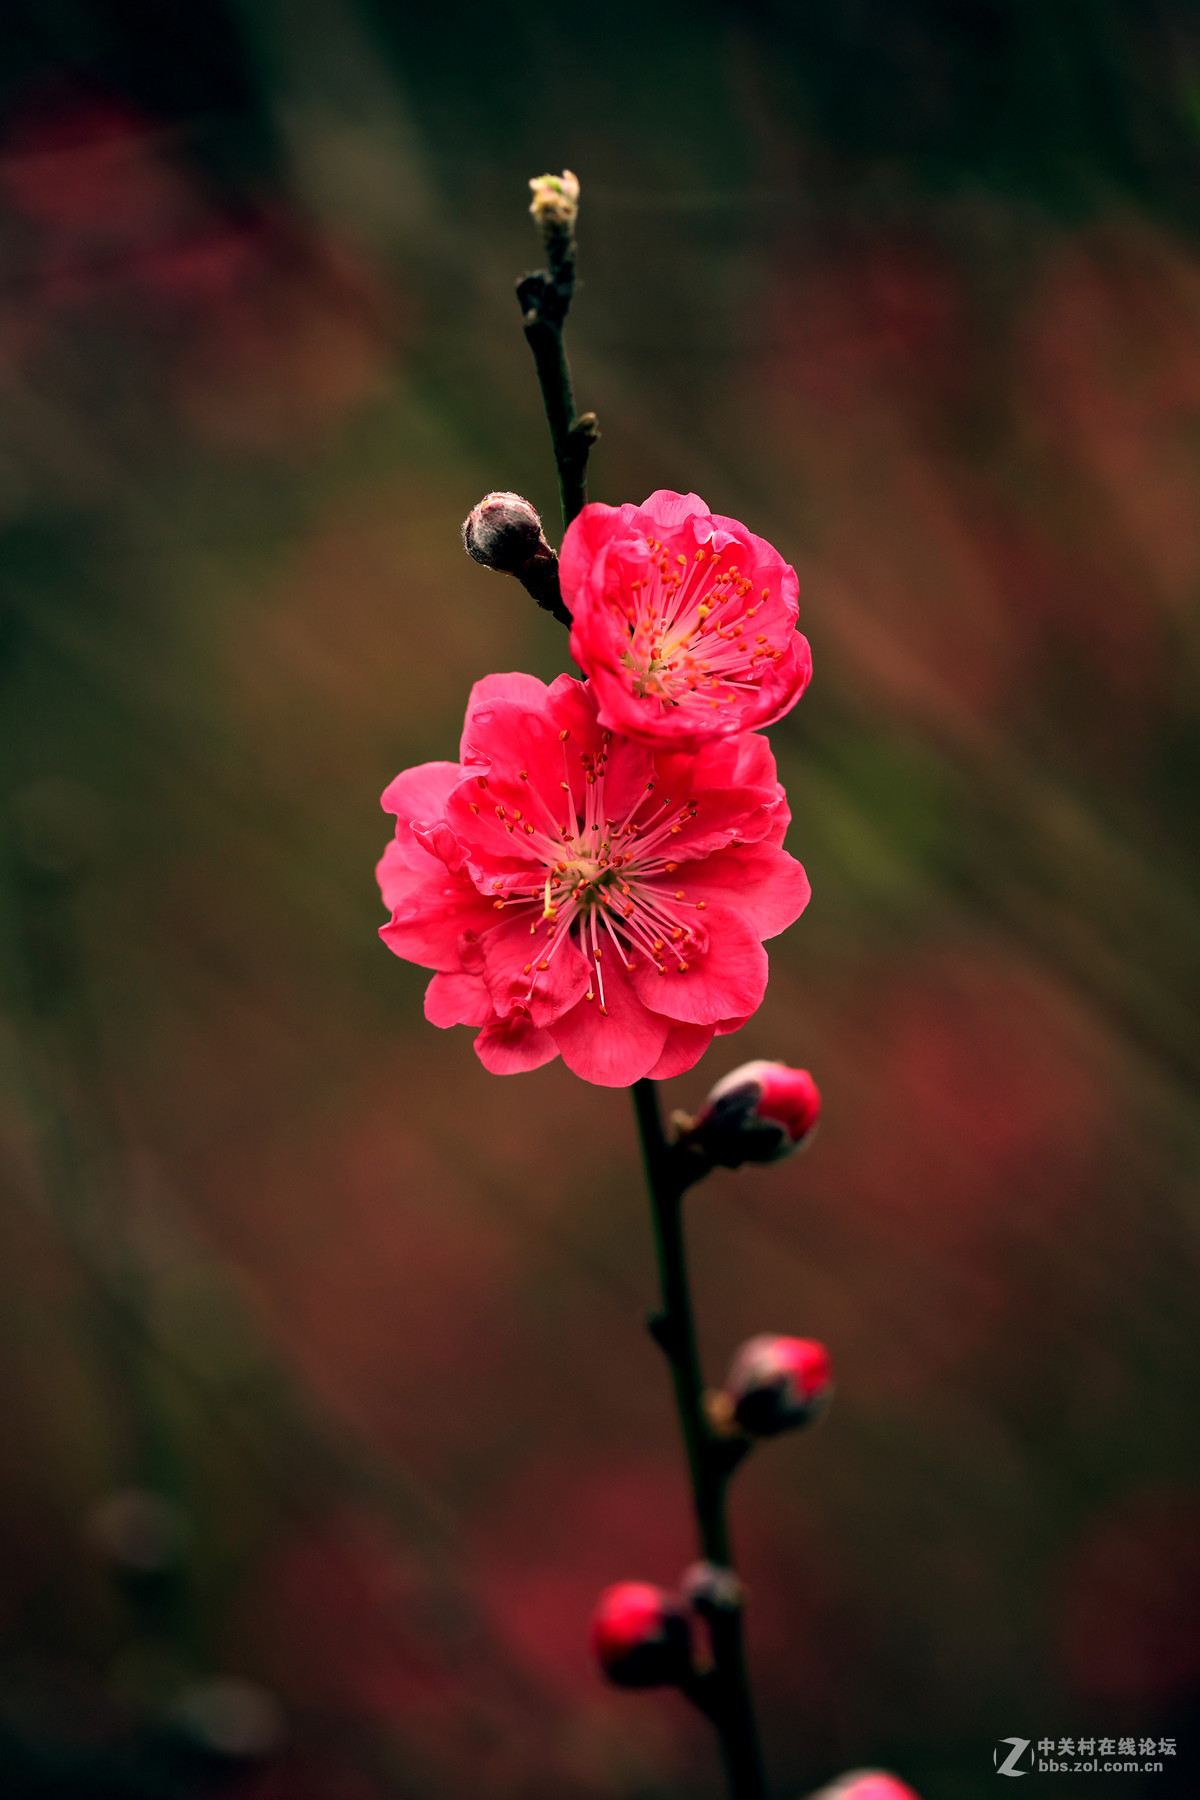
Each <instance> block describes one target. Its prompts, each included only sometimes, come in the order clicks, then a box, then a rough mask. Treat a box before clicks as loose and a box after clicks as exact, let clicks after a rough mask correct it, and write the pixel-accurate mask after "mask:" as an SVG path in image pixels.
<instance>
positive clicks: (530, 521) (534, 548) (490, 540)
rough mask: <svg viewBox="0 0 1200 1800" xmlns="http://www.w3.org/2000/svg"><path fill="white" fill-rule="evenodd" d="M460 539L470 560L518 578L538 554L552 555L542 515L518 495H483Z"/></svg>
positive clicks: (471, 511)
mask: <svg viewBox="0 0 1200 1800" xmlns="http://www.w3.org/2000/svg"><path fill="white" fill-rule="evenodd" d="M462 536H463V548H464V549H465V550H466V553H467V555H468V556H469V557H471V558H472V559H473V560H474V561H475V562H477V563H482V564H483V566H484V568H485V569H500V570H502V571H503V572H504V574H506V575H519V574H520V573H521V571H522V569H524V568H525V566H526V564H527V563H528V562H529V561H530V560H531V558H533V557H534V556H536V555H537V554H538V552H539V550H541V551H542V552H543V554H545V555H546V556H552V555H553V551H552V550H551V549H550V546H549V544H548V543H547V542H546V540H545V538H544V537H543V536H542V520H541V515H540V514H539V512H538V510H537V508H536V507H535V506H531V505H530V503H529V501H528V500H523V499H522V498H521V495H520V494H485V495H484V496H483V499H482V500H481V501H480V502H479V505H478V506H473V507H472V508H471V510H470V512H469V513H468V514H467V516H466V518H465V519H464V520H463V528H462Z"/></svg>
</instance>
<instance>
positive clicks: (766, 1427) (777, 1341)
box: [718, 1333, 833, 1437]
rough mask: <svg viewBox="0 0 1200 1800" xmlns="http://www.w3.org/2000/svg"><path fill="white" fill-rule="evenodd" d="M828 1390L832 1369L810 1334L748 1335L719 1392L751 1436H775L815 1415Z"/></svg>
mask: <svg viewBox="0 0 1200 1800" xmlns="http://www.w3.org/2000/svg"><path fill="white" fill-rule="evenodd" d="M832 1393H833V1368H832V1366H831V1364H830V1361H829V1352H828V1350H826V1348H825V1346H824V1344H818V1343H817V1342H816V1340H815V1339H814V1338H793V1337H774V1336H772V1335H771V1334H770V1333H764V1334H763V1336H761V1337H752V1338H748V1339H747V1341H746V1342H745V1343H744V1344H743V1345H742V1347H741V1349H740V1350H739V1351H738V1353H737V1355H736V1356H735V1357H734V1359H733V1362H732V1364H731V1366H730V1370H729V1374H728V1375H727V1376H726V1377H725V1387H724V1389H723V1391H722V1393H721V1394H720V1395H719V1396H718V1400H719V1401H721V1402H723V1403H724V1406H725V1407H726V1408H727V1409H728V1411H729V1413H730V1414H731V1415H732V1417H733V1418H734V1419H735V1420H736V1421H737V1423H738V1425H739V1426H740V1427H741V1429H742V1430H743V1431H745V1432H748V1433H749V1434H750V1436H751V1437H774V1436H775V1435H776V1433H777V1432H780V1431H790V1430H792V1429H794V1428H795V1427H796V1426H798V1425H808V1424H810V1423H811V1422H812V1420H814V1419H817V1418H820V1416H821V1414H822V1413H823V1412H824V1411H825V1408H826V1407H827V1406H828V1405H829V1401H830V1397H831V1395H832Z"/></svg>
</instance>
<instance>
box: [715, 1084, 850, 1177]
mask: <svg viewBox="0 0 1200 1800" xmlns="http://www.w3.org/2000/svg"><path fill="white" fill-rule="evenodd" d="M820 1114H821V1095H820V1091H819V1090H818V1088H817V1084H816V1082H815V1081H814V1080H813V1078H812V1076H811V1075H810V1074H809V1073H808V1070H807V1069H789V1068H788V1066H787V1064H786V1063H777V1062H748V1063H743V1064H742V1066H741V1067H740V1068H739V1069H734V1070H732V1071H731V1073H730V1074H728V1075H725V1076H723V1077H722V1079H721V1080H720V1081H718V1083H717V1085H716V1086H715V1087H714V1088H713V1089H712V1091H711V1092H710V1093H709V1096H708V1098H707V1099H706V1100H705V1102H704V1105H703V1106H702V1107H701V1108H700V1111H699V1113H698V1114H697V1116H696V1119H695V1122H694V1124H693V1125H692V1127H691V1130H690V1131H689V1133H688V1136H689V1137H690V1139H691V1140H692V1142H694V1143H697V1144H699V1145H700V1147H701V1148H702V1149H703V1150H704V1151H705V1152H706V1153H707V1155H708V1156H709V1157H710V1158H711V1159H712V1161H713V1162H715V1163H721V1164H722V1165H723V1166H724V1167H725V1168H727V1169H736V1168H738V1167H739V1166H740V1165H741V1164H742V1163H746V1162H779V1161H780V1160H781V1158H783V1157H785V1156H790V1155H791V1153H792V1151H793V1150H798V1149H799V1148H800V1146H801V1144H803V1143H805V1142H806V1140H807V1139H808V1138H809V1137H810V1136H811V1135H812V1133H813V1131H814V1129H815V1127H816V1123H817V1120H818V1118H819V1117H820Z"/></svg>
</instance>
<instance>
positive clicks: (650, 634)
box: [559, 488, 812, 750]
mask: <svg viewBox="0 0 1200 1800" xmlns="http://www.w3.org/2000/svg"><path fill="white" fill-rule="evenodd" d="M559 579H560V581H561V584H562V593H563V599H564V600H565V601H566V604H567V606H568V607H569V608H570V611H571V614H572V617H573V620H574V624H573V626H572V630H571V653H572V655H573V656H574V658H575V660H576V662H577V663H578V664H579V666H580V668H581V669H582V670H583V671H584V673H585V675H587V676H588V678H589V679H590V681H591V682H592V685H593V687H594V688H595V690H596V695H597V699H598V701H599V711H600V723H601V724H602V725H605V726H607V727H608V728H609V730H611V731H620V732H623V733H624V734H625V735H626V736H627V737H632V738H638V739H640V740H641V741H642V742H643V743H647V744H670V745H671V746H673V747H674V748H676V749H680V750H696V749H698V748H699V747H700V745H701V744H704V743H707V742H709V741H710V740H711V739H712V738H718V737H730V736H733V735H735V734H736V733H737V732H740V731H747V730H750V729H753V728H755V727H757V726H760V725H769V724H771V723H772V721H773V720H775V719H781V718H782V717H783V715H784V713H786V712H788V711H790V709H791V708H792V707H793V706H794V705H795V704H796V701H797V700H798V699H799V698H800V696H801V694H802V693H803V692H804V690H805V688H806V687H807V686H808V680H809V677H810V675H811V674H812V656H811V654H810V652H809V648H808V640H807V638H805V637H803V636H802V635H801V634H800V633H799V632H798V631H797V630H796V619H797V614H798V611H799V608H798V604H797V600H798V594H799V583H798V582H797V580H796V571H795V570H794V569H793V568H791V567H790V566H789V565H788V564H787V563H785V562H784V560H783V558H782V556H780V554H779V552H778V551H777V550H774V549H772V547H771V545H770V544H768V543H767V542H766V541H765V540H764V539H763V538H760V537H755V535H754V533H753V532H751V531H747V530H746V527H745V526H744V525H739V524H738V522H737V520H736V519H725V518H722V517H720V516H719V515H718V514H715V513H710V512H709V510H708V508H707V506H705V504H704V502H703V500H701V499H700V498H699V496H698V495H696V494H673V493H670V492H669V491H668V490H667V489H665V488H664V489H660V490H659V491H658V492H657V493H654V494H651V496H650V498H649V499H648V500H647V501H646V502H645V503H644V504H643V505H642V506H632V505H625V506H603V505H600V504H593V505H591V506H585V507H584V509H583V511H582V512H581V513H580V514H579V517H578V518H577V519H576V520H575V521H574V523H573V524H572V525H571V526H570V527H569V529H568V531H567V534H566V537H565V538H564V540H563V546H562V551H561V554H560V557H559Z"/></svg>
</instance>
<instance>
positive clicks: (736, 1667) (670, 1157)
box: [632, 1079, 767, 1800]
mask: <svg viewBox="0 0 1200 1800" xmlns="http://www.w3.org/2000/svg"><path fill="white" fill-rule="evenodd" d="M632 1093H633V1104H634V1110H635V1112H636V1114H637V1122H638V1130H639V1132H640V1134H641V1140H642V1155H643V1157H644V1159H645V1164H646V1181H647V1185H648V1187H649V1189H650V1210H651V1216H652V1218H653V1222H654V1244H655V1250H656V1252H657V1256H658V1273H659V1281H660V1285H661V1289H662V1310H661V1312H659V1313H657V1314H655V1315H654V1317H653V1318H652V1319H651V1321H650V1330H651V1332H652V1334H653V1336H654V1338H655V1340H656V1342H657V1343H658V1344H659V1345H660V1347H661V1349H662V1351H663V1353H664V1355H665V1356H666V1358H667V1362H668V1364H669V1366H670V1370H671V1380H672V1383H673V1385H674V1389H675V1406H676V1410H677V1411H678V1413H679V1423H680V1426H681V1428H682V1431H683V1442H684V1448H685V1450H686V1452H687V1461H688V1472H689V1474H690V1476H691V1487H692V1505H693V1509H694V1511H695V1515H696V1526H697V1530H698V1534H699V1539H700V1553H701V1555H702V1557H703V1558H704V1560H705V1561H706V1562H711V1563H715V1564H716V1565H717V1566H718V1567H720V1568H731V1567H732V1556H731V1551H730V1543H729V1526H728V1522H727V1519H726V1512H725V1498H726V1488H727V1485H728V1480H729V1476H730V1473H731V1471H732V1468H733V1466H734V1463H735V1461H736V1451H735V1452H733V1453H732V1454H731V1449H730V1446H729V1444H728V1443H727V1442H726V1441H725V1440H723V1439H721V1438H719V1437H717V1436H716V1434H715V1433H714V1432H713V1431H712V1429H711V1427H710V1426H709V1424H708V1420H707V1418H706V1417H705V1412H704V1381H703V1376H702V1374H701V1370H700V1353H699V1350H698V1349H697V1345H696V1325H695V1318H694V1315H693V1310H692V1297H691V1289H690V1287H689V1284H688V1273H687V1256H686V1251H685V1246H684V1236H683V1196H684V1194H685V1192H686V1191H687V1189H688V1188H689V1187H690V1186H691V1184H692V1182H693V1181H695V1180H696V1178H697V1176H698V1174H700V1173H703V1169H702V1168H698V1167H697V1165H696V1164H695V1163H694V1162H693V1161H692V1160H691V1159H690V1158H689V1156H688V1155H687V1153H686V1152H685V1151H683V1150H682V1149H681V1147H680V1146H678V1145H676V1144H671V1143H668V1141H667V1139H666V1137H665V1136H664V1133H663V1127H662V1115H661V1112H660V1110H659V1104H658V1089H657V1086H656V1084H655V1083H654V1082H653V1081H650V1080H648V1079H647V1080H643V1081H637V1082H635V1083H634V1085H633V1088H632ZM707 1616H708V1619H709V1629H710V1632H711V1637H712V1649H713V1661H714V1668H713V1672H712V1675H711V1676H710V1677H709V1678H708V1681H707V1683H706V1693H705V1711H706V1712H707V1713H708V1715H709V1717H710V1718H711V1719H712V1722H713V1725H714V1727H715V1729H716V1733H717V1737H718V1739H719V1740H720V1745H721V1754H722V1758H723V1760H724V1764H725V1774H726V1778H727V1780H728V1783H729V1792H730V1796H731V1800H766V1793H767V1787H766V1776H765V1774H764V1771H763V1761H762V1751H761V1749H760V1747H759V1741H758V1726H757V1724H756V1722H755V1717H754V1705H753V1701H752V1699H751V1696H750V1684H749V1679H748V1677H747V1673H746V1659H745V1652H744V1649H743V1644H742V1615H741V1609H740V1607H721V1608H711V1609H709V1610H708V1614H707Z"/></svg>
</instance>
